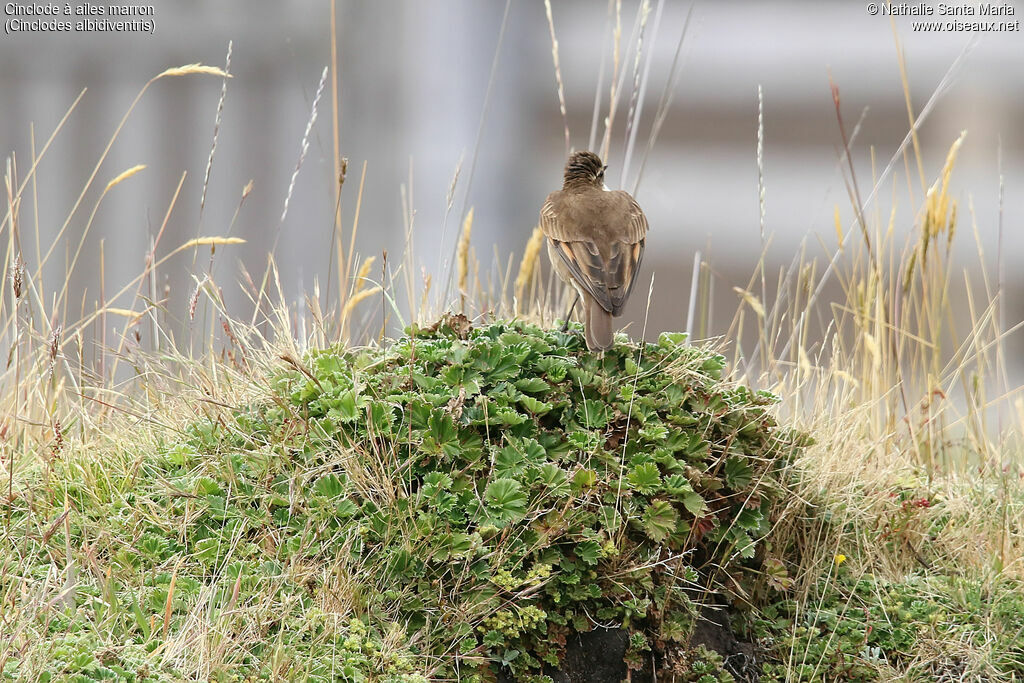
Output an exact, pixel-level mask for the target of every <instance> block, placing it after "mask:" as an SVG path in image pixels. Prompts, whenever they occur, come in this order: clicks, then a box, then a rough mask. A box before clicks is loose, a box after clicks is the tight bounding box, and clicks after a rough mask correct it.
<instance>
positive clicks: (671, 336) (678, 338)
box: [658, 332, 690, 349]
mask: <svg viewBox="0 0 1024 683" xmlns="http://www.w3.org/2000/svg"><path fill="white" fill-rule="evenodd" d="M689 336H690V335H688V334H686V333H685V332H662V333H661V334H659V335H658V346H660V347H662V348H663V349H674V348H676V347H678V346H682V345H684V344H685V343H686V338H687V337H689Z"/></svg>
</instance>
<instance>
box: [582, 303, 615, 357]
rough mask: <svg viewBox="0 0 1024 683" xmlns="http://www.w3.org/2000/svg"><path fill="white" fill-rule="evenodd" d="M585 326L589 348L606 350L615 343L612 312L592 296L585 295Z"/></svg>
mask: <svg viewBox="0 0 1024 683" xmlns="http://www.w3.org/2000/svg"><path fill="white" fill-rule="evenodd" d="M584 298H585V299H586V308H585V311H584V320H583V322H584V328H585V331H586V336H587V348H588V349H590V350H591V351H605V350H607V349H610V348H611V347H612V346H613V345H614V344H615V338H614V335H613V334H612V314H611V313H609V312H608V311H606V310H604V309H603V308H601V304H599V303H597V300H596V299H595V298H594V297H592V296H585V297H584Z"/></svg>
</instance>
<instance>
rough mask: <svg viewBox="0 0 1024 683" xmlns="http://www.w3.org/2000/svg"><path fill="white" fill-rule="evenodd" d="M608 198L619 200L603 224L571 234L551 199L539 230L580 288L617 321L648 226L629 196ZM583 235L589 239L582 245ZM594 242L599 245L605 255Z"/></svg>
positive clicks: (638, 262)
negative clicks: (599, 242) (582, 233)
mask: <svg viewBox="0 0 1024 683" xmlns="http://www.w3.org/2000/svg"><path fill="white" fill-rule="evenodd" d="M556 194H557V193H556ZM609 194H611V195H619V196H617V197H614V200H615V201H613V203H612V208H613V210H611V211H607V212H602V216H603V218H602V219H601V220H600V222H599V223H595V224H593V225H590V226H573V227H574V228H575V229H573V228H569V227H568V226H567V225H566V221H563V220H561V219H560V213H561V212H560V207H559V206H558V204H559V203H560V202H559V201H558V198H557V197H556V198H553V197H549V198H548V201H546V202H545V203H544V206H543V207H542V208H541V212H540V217H541V229H542V230H543V232H544V234H545V235H547V237H548V239H549V240H551V243H552V245H553V246H554V248H555V251H556V252H557V253H558V256H559V259H560V260H561V261H562V263H564V264H565V266H566V268H567V269H568V270H569V272H570V273H571V274H572V276H573V278H574V279H575V280H576V282H577V283H579V285H580V286H581V287H582V288H583V289H584V291H586V292H587V293H588V294H590V296H592V297H594V299H595V300H596V301H597V302H598V303H599V304H600V305H601V308H603V309H604V310H606V311H608V312H609V313H611V314H612V315H619V314H620V313H621V312H622V309H623V307H624V306H625V304H626V299H628V298H629V294H630V292H631V291H632V289H633V285H634V284H635V283H636V273H637V271H638V270H639V269H640V262H641V261H642V259H643V255H644V242H645V236H646V234H647V228H648V226H647V218H646V217H645V216H644V212H643V211H642V210H641V209H640V206H639V205H638V204H637V203H636V200H634V199H633V198H632V197H631V196H629V194H628V193H626V192H621V191H619V192H614V193H609ZM581 227H585V230H581V229H580V228H581ZM584 231H585V232H586V234H587V237H586V238H583V239H580V237H581V235H580V234H579V233H580V232H584ZM591 237H597V238H598V239H599V240H601V242H602V243H603V246H604V249H603V250H602V249H601V247H600V246H599V245H598V242H597V241H596V240H595V239H591ZM602 251H603V252H604V253H602Z"/></svg>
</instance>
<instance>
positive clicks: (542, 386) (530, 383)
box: [515, 377, 551, 394]
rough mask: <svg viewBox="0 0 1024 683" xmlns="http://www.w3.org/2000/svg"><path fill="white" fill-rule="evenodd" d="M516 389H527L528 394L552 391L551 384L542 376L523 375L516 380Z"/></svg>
mask: <svg viewBox="0 0 1024 683" xmlns="http://www.w3.org/2000/svg"><path fill="white" fill-rule="evenodd" d="M515 386H516V389H518V390H519V391H525V392H526V393H528V394H546V393H547V392H549V391H551V385H550V384H548V383H547V382H545V381H544V380H542V379H541V378H540V377H523V378H522V379H517V380H516V382H515Z"/></svg>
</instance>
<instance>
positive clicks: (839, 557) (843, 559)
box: [834, 555, 846, 567]
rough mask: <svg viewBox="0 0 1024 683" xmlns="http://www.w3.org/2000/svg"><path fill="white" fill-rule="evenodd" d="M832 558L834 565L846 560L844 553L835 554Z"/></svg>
mask: <svg viewBox="0 0 1024 683" xmlns="http://www.w3.org/2000/svg"><path fill="white" fill-rule="evenodd" d="M834 560H835V563H836V566H837V567H838V566H839V565H841V564H842V563H843V562H846V555H836V556H835V558H834Z"/></svg>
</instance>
